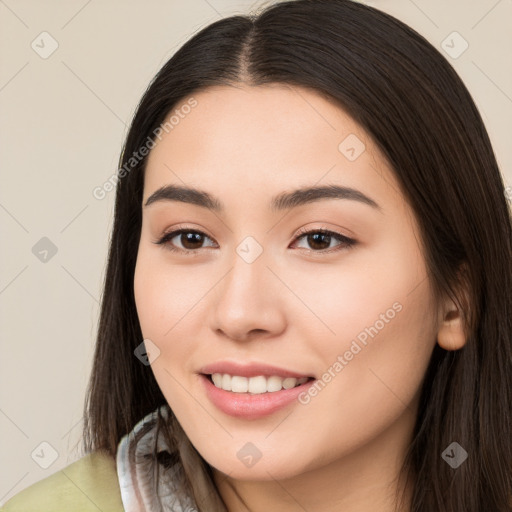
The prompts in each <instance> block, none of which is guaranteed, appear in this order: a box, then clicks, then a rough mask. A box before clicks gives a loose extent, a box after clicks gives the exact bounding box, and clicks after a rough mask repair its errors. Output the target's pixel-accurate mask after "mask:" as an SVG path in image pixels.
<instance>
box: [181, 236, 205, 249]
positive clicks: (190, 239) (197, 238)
mask: <svg viewBox="0 0 512 512" xmlns="http://www.w3.org/2000/svg"><path fill="white" fill-rule="evenodd" d="M181 236H182V241H181V243H182V244H183V247H186V248H187V249H197V247H195V246H194V245H193V244H194V242H196V243H197V242H199V245H201V243H202V235H201V234H200V233H182V234H181ZM183 237H185V243H183ZM189 243H191V244H192V247H188V246H187V244H189Z"/></svg>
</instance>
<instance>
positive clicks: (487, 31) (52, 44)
mask: <svg viewBox="0 0 512 512" xmlns="http://www.w3.org/2000/svg"><path fill="white" fill-rule="evenodd" d="M269 3H271V2H269V1H267V0H263V1H261V0H260V1H256V2H255V1H248V0H247V1H244V0H180V1H178V0H150V1H142V0H139V1H136V0H125V1H121V0H103V1H100V0H68V1H64V0H62V1H56V0H46V1H44V2H39V1H37V0H0V42H1V45H0V48H1V49H0V55H1V59H0V106H1V112H2V116H1V120H0V140H1V152H0V158H1V160H0V169H1V173H2V188H1V192H0V226H1V233H2V235H1V238H2V265H1V269H0V311H1V317H0V325H1V344H2V345H1V358H0V439H1V441H0V458H1V460H2V466H1V469H0V471H1V473H0V503H4V502H5V501H7V500H8V499H9V498H11V497H12V496H13V495H14V494H16V493H18V492H19V491H21V490H22V489H24V488H25V487H28V486H29V485H30V484H32V483H34V482H36V481H38V480H41V479H42V478H45V477H46V476H49V475H50V474H52V473H54V472H56V471H58V470H60V469H62V468H63V467H65V466H67V465H68V464H70V463H72V462H74V461H75V460H77V459H78V458H80V457H81V456H82V452H81V444H80V441H81V429H82V411H83V402H84V396H85V389H86V385H87V381H88V378H89V373H90V370H91V363H92V356H93V350H94V343H95V336H96V329H97V324H98V316H99V303H100V299H101V291H102V290H101V286H102V282H103V278H104V271H105V265H106V257H107V249H108V242H109V235H110V230H111V227H112V219H113V206H114V196H115V192H110V193H108V194H107V195H106V197H105V198H104V199H102V200H98V199H96V198H95V197H94V196H93V193H92V192H93V190H94V188H95V187H98V186H102V185H103V184H104V182H105V181H106V180H108V178H109V177H110V176H112V174H114V173H115V172H116V171H117V164H118V158H119V154H120V151H121V146H122V142H123V139H124V137H125V135H126V133H127V129H128V126H129V123H130V121H131V117H132V115H133V113H134V110H135V107H136V105H137V103H138V101H139V99H140V97H141V96H142V94H143V92H144V90H145V88H146V86H147V85H148V83H149V82H150V80H151V79H152V78H153V76H154V75H155V74H156V72H157V71H158V70H159V69H160V68H161V66H162V65H163V64H164V63H165V62H166V61H167V60H168V59H169V58H170V57H171V56H172V54H173V53H174V52H175V51H176V50H177V49H178V48H179V47H180V46H181V45H182V44H183V43H184V42H185V41H186V40H187V39H189V38H190V37H191V36H192V35H193V34H194V33H196V32H197V31H198V30H200V29H202V28H203V27H204V26H206V25H208V24H210V23H212V22H214V21H216V20H218V19H220V18H221V17H226V16H229V15H232V14H247V13H249V12H251V11H255V10H259V9H260V8H261V6H265V5H268V4H269ZM363 3H367V4H368V5H371V6H374V7H376V8H378V9H380V10H383V11H385V12H388V13H390V14H391V15H393V16H395V17H397V18H398V19H400V20H402V21H403V22H405V23H406V24H408V25H409V26H411V27H412V28H414V29H415V30H417V31H418V32H419V33H420V34H422V35H423V36H424V37H425V38H427V39H428V40H429V41H430V42H431V43H432V44H433V45H434V46H435V47H436V48H438V49H439V50H440V51H441V52H442V53H443V54H444V55H445V57H446V58H447V60H448V61H449V62H450V63H451V64H452V66H453V67H454V68H455V69H456V71H457V72H458V73H459V75H460V76H461V78H462V79H463V81H464V82H465V84H466V86H467V87H468V89H469V91H470V93H471V94H472V96H473V98H474V100H475V102H476V104H477V107H478V109H479V110H480V112H481V115H482V117H483V120H484V122H485V124H486V127H487V130H488V132H489V135H490V138H491V141H492V143H493V146H494V150H495V153H496V156H497V159H498V163H499V165H500V168H501V170H502V173H503V176H504V180H505V186H506V187H510V186H511V185H512V170H511V169H512V148H511V144H510V133H512V59H511V57H510V48H512V30H511V21H512V0H471V1H468V0H451V1H449V2H447V1H444V0H375V1H372V2H363ZM454 32H456V34H454ZM466 45H467V48H466ZM505 193H507V192H505ZM508 193H509V197H512V188H509V189H508ZM141 341H142V340H141Z"/></svg>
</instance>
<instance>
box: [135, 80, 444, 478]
mask: <svg viewBox="0 0 512 512" xmlns="http://www.w3.org/2000/svg"><path fill="white" fill-rule="evenodd" d="M193 98H194V99H195V102H196V103H194V105H195V106H194V107H193V108H186V109H185V108H182V109H181V112H187V113H186V115H185V114H184V115H182V116H179V122H174V123H173V128H172V129H171V130H168V132H167V133H165V132H164V133H163V136H162V137H161V139H160V140H159V141H158V142H157V144H156V146H155V147H154V148H153V149H152V151H151V153H150V155H149V157H148V162H147V168H146V173H145V181H144V197H143V206H142V208H143V224H142V231H141V237H140V244H139V248H138V257H137V265H136V270H135V276H134V291H135V299H136V306H137V313H138V316H139V320H140V325H141V329H142V333H143V336H144V338H145V339H146V346H147V347H148V348H149V352H150V353H151V352H152V350H153V355H157V357H156V358H155V359H154V360H153V362H152V364H151V369H152V371H153V373H154V376H155V378H156V380H157V382H158V385H159V386H160V388H161V390H162V392H163V394H164V396H165V398H166V399H167V401H168V403H169V405H170V407H171V408H172V410H173V411H174V413H175V415H176V417H177V418H178V420H179V422H180V424H181V425H182V427H183V429H184V430H185V432H186V434H187V436H188V438H189V439H190V441H191V442H192V444H193V445H194V446H195V447H196V449H197V450H198V451H199V453H200V454H201V455H202V456H203V458H204V459H206V461H207V462H208V463H209V464H211V465H212V466H213V467H214V468H216V469H217V470H219V471H221V472H223V473H226V474H229V475H230V477H232V478H236V479H240V480H268V479H270V478H288V477H293V476H297V475H300V474H304V473H306V472H308V471H313V470H318V469H320V468H322V467H327V466H328V465H330V464H336V463H337V462H339V461H343V460H346V459H347V458H348V457H353V456H354V455H355V454H357V453H363V452H365V451H368V448H369V447H370V446H376V443H377V442H378V441H379V440H381V441H383V442H384V440H386V442H387V443H388V444H387V446H393V447H394V448H396V449H400V447H403V443H404V442H406V441H408V436H409V435H410V433H411V430H412V426H413V423H414V419H415V413H416V406H417V399H418V392H419V389H420V385H421V382H422V379H423V376H424V374H425V371H426V368H427V365H428V362H429V359H430V355H431V353H432V349H433V348H434V344H435V341H436V328H437V325H436V320H435V318H436V316H435V315H434V308H435V305H434V303H433V299H432V291H431V288H430V284H429V281H428V279H427V271H426V266H425V261H424V256H423V251H422V248H421V244H420V242H419V241H420V237H419V232H418V227H417V224H416V222H415V218H414V215H413V213H412V210H411V209H410V207H409V206H408V204H407V203H406V201H405V200H404V197H403V195H402V193H401V192H400V188H399V185H398V183H397V181H396V179H395V178H394V174H393V171H392V170H391V168H390V167H389V165H388V164H387V162H386V161H385V159H384V158H383V156H382V154H381V153H379V151H378V149H377V147H376V146H375V145H374V143H372V140H371V139H370V138H369V136H368V135H367V134H366V133H365V132H364V130H363V129H362V128H361V127H360V126H359V125H358V124H357V123H356V122H355V121H354V120H353V119H352V118H351V117H349V116H348V115H347V114H346V113H345V112H344V111H343V110H342V109H340V108H339V107H338V106H336V105H335V104H334V103H331V102H330V101H328V100H327V99H325V98H324V97H322V96H320V95H319V94H317V93H316V92H314V91H311V90H308V89H304V88H290V87H287V86H284V85H276V84H273V85H271V86H263V87H248V86H240V87H227V86H226V87H215V88H209V89H205V90H203V91H201V92H199V93H198V94H194V96H193ZM187 101H188V100H186V101H184V102H183V103H181V104H180V105H181V106H183V105H186V104H187ZM188 104H191V103H188ZM180 105H177V106H176V108H175V109H174V110H173V112H174V111H175V110H176V109H177V110H180ZM168 185H174V186H176V187H189V188H195V189H200V190H201V191H203V192H206V193H207V194H209V196H211V198H213V200H212V201H211V202H210V203H206V202H205V200H204V197H205V196H191V195H190V194H188V195H187V194H185V193H181V194H178V195H176V194H174V195H173V194H171V193H168V194H167V195H165V194H161V195H160V197H156V196H154V193H155V192H156V191H157V190H159V189H161V188H162V187H165V186H168ZM334 186H336V187H340V189H337V192H336V193H334V192H332V191H334V190H335V188H334ZM308 187H324V191H323V195H322V192H321V191H320V192H317V193H315V192H310V194H309V195H307V194H306V195H300V194H295V195H294V196H287V195H288V194H290V193H292V192H293V191H295V190H297V189H303V188H308ZM325 187H331V194H330V195H327V196H326V195H325V194H326V190H327V189H325ZM343 189H350V190H349V191H348V192H347V190H345V192H344V193H343ZM152 196H153V198H152V199H150V198H151V197H152ZM285 196H286V197H285ZM290 197H291V199H290ZM191 198H192V199H191ZM201 198H202V199H201ZM276 198H278V199H280V200H276ZM148 199H150V201H149V204H147V205H146V202H148ZM214 206H219V208H214ZM178 230H183V231H182V232H181V233H180V232H177V231H178ZM176 232H177V233H176ZM164 235H167V236H166V238H164ZM162 239H164V240H165V243H160V244H158V243H156V242H158V241H161V240H162ZM148 340H150V341H148ZM155 347H156V348H157V350H156V352H155ZM210 374H219V375H221V376H220V377H219V376H218V375H217V376H214V377H213V380H215V381H216V384H217V385H219V386H222V385H224V386H225V387H226V388H227V389H229V386H232V391H228V390H223V389H220V388H218V387H217V385H215V384H213V383H212V382H211V380H210V377H209V375H210ZM224 374H225V376H223V375H224ZM230 376H234V378H231V377H230ZM293 376H295V378H296V379H297V380H296V381H294V377H293ZM262 379H263V380H262ZM304 381H306V382H304ZM266 385H268V386H270V387H265V386H266ZM244 386H248V387H249V388H247V387H244ZM272 386H275V388H274V387H272ZM283 386H284V388H283ZM290 386H292V387H290ZM233 388H234V390H233ZM285 388H288V389H285ZM277 389H279V391H277ZM262 391H265V392H262ZM400 443H401V444H400Z"/></svg>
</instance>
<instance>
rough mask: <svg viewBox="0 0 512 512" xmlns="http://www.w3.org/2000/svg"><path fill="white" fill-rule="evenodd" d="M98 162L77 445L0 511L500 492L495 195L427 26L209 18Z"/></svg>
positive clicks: (507, 242)
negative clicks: (110, 154)
mask: <svg viewBox="0 0 512 512" xmlns="http://www.w3.org/2000/svg"><path fill="white" fill-rule="evenodd" d="M115 182H116V184H117V193H116V206H115V220H114V226H113V233H112V239H111V245H110V253H109V259H108V268H107V273H106V281H105V289H104V296H103V303H102V310H101V319H100V324H99V331H98V339H97V348H96V354H95V359H94V368H93V372H92V376H91V382H90V387H89V393H88V399H87V403H86V408H85V411H86V416H85V417H86V423H85V431H84V437H85V452H86V453H87V455H86V456H85V457H83V458H82V459H80V460H79V461H77V462H75V463H74V464H72V465H70V466H69V467H68V468H65V470H63V471H61V472H59V473H56V474H55V475H52V477H50V478H48V479H46V480H44V481H42V482H39V483H38V484H35V485H34V486H32V487H30V488H29V489H27V490H25V491H23V492H22V493H20V494H19V495H18V496H16V497H15V498H14V499H13V500H11V501H10V502H9V503H8V504H7V505H6V506H5V508H4V510H7V511H11V510H22V509H23V510H29V509H30V507H31V506H34V510H36V509H37V510H57V509H68V510H69V509H76V510H89V509H90V510H97V509H98V508H99V509H101V510H127V511H135V510H173V511H185V510H188V511H193V510H196V511H201V512H203V511H205V512H213V511H229V512H233V511H252V512H255V511H257V512H261V511H268V510H280V511H290V512H291V511H303V510H308V511H313V510H314V511H315V512H324V511H330V512H331V511H344V512H345V511H346V512H352V511H354V512H355V511H363V510H364V511H367V510H379V511H380V512H391V511H402V512H406V511H407V512H432V511H439V512H462V511H464V512H482V511H492V512H498V511H500V512H501V511H503V512H504V511H510V510H512V450H511V439H512V436H511V411H512V337H511V336H512V267H511V263H512V258H511V256H512V247H511V240H512V225H511V216H510V209H509V206H508V204H507V201H506V198H505V192H504V183H503V180H502V177H501V175H500V171H499V169H498V166H497V163H496V159H495V156H494V154H493V150H492V146H491V143H490V141H489V138H488V135H487V133H486V130H485V128H484V124H483V122H482V119H481V117H480V115H479V113H478V111H477V109H476V107H475V104H474V102H473V101H472V99H471V96H470V94H469V93H468V91H467V89H466V88H465V86H464V85H463V83H462V82H461V80H460V78H459V77H458V76H457V74H456V73H455V71H454V70H453V68H452V67H451V66H450V65H449V64H448V62H447V61H446V60H445V59H444V57H443V56H442V55H441V54H440V52H439V51H438V50H436V49H435V48H433V47H432V46H431V45H430V44H429V43H428V42H427V41H426V40H425V39H424V38H423V37H421V36H420V35H418V34H417V33H416V32H414V31H413V30H411V29H410V28H409V27H407V26H406V25H404V24H403V23H401V22H400V21H398V20H396V19H395V18H393V17H391V16H389V15H387V14H385V13H383V12H380V11H378V10H375V9H372V8H370V7H368V6H365V5H362V4H358V3H355V2H352V1H349V0H297V1H288V2H282V3H278V4H276V5H274V6H270V7H268V8H267V9H266V10H265V11H263V12H262V13H260V14H259V15H258V16H254V17H249V16H233V17H230V18H226V19H222V20H220V21H217V22H215V23H213V24H211V25H210V26H208V27H206V28H205V29H204V30H202V31H200V32H199V33H198V34H197V35H195V36H194V37H193V38H191V39H190V40H189V41H188V42H187V43H186V44H185V45H184V46H183V47H182V48H181V49H180V50H179V51H177V52H176V53H175V55H174V56H173V57H172V58H171V59H170V60H169V61H168V62H167V63H166V64H165V65H164V67H163V68H162V69H161V70H160V72H159V73H158V74H157V76H156V77H155V79H154V80H153V82H152V83H151V85H150V86H149V88H148V89H147V91H146V93H145V94H144V97H143V98H142V100H141V102H140V104H139V106H138V110H137V112H136V114H135V116H134V119H133V122H132V125H131V128H130V131H129V133H128V136H127V139H126V143H125V146H124V150H123V153H122V156H121V159H120V169H119V171H118V173H117V176H116V177H115ZM96 193H97V194H101V193H102V189H101V187H100V188H99V189H98V190H97V191H96ZM32 504H33V505H32ZM73 507H74V508H73Z"/></svg>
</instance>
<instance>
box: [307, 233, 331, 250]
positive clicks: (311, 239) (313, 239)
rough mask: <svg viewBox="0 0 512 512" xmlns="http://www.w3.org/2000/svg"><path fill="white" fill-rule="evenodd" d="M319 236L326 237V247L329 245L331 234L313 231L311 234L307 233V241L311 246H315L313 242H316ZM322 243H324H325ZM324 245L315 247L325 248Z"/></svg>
mask: <svg viewBox="0 0 512 512" xmlns="http://www.w3.org/2000/svg"><path fill="white" fill-rule="evenodd" d="M319 237H323V238H327V246H326V247H329V245H330V240H331V236H330V235H328V234H326V233H314V234H313V235H308V243H309V244H310V245H311V247H315V244H317V243H318V238H319ZM320 245H322V244H321V243H320ZM323 245H325V243H324V244H323ZM326 247H316V248H317V249H325V248H326Z"/></svg>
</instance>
